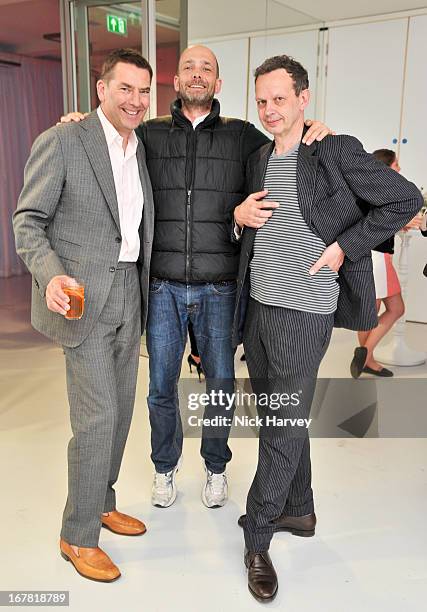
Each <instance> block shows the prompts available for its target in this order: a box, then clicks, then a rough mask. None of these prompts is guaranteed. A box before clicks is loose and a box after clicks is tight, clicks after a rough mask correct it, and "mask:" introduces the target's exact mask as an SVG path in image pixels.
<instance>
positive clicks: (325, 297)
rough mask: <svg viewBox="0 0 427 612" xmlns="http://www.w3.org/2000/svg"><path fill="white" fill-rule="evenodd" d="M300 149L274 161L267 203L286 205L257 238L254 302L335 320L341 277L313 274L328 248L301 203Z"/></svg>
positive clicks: (327, 271) (274, 157)
mask: <svg viewBox="0 0 427 612" xmlns="http://www.w3.org/2000/svg"><path fill="white" fill-rule="evenodd" d="M298 149H299V145H296V146H295V147H294V148H293V149H291V150H290V151H288V152H287V153H285V154H284V155H275V154H274V153H273V154H272V155H271V157H270V159H269V160H268V165H267V171H266V176H265V180H264V189H268V195H267V197H266V198H265V199H266V200H272V201H275V202H278V203H279V204H280V206H279V208H276V209H275V210H274V212H273V215H272V216H271V217H270V219H269V220H268V221H267V223H265V225H263V227H261V228H260V229H259V230H258V231H257V233H256V237H255V243H254V254H253V258H252V261H251V263H250V271H251V297H253V298H254V299H255V300H257V301H258V302H261V303H262V304H269V305H271V306H281V307H283V308H291V309H293V310H302V311H305V312H315V313H319V314H330V313H333V312H335V310H336V308H337V300H338V294H339V285H338V283H337V281H336V280H335V279H336V278H337V277H338V274H337V273H336V272H334V271H333V270H331V269H330V268H328V267H323V268H321V269H320V270H319V272H317V274H315V275H314V276H310V275H309V273H308V271H309V270H310V268H311V266H312V265H313V264H314V262H315V261H317V259H319V257H320V256H321V255H322V253H323V251H324V250H325V248H326V245H325V243H324V242H323V240H322V239H321V238H319V237H318V236H316V235H315V234H314V233H313V232H312V231H311V229H310V228H309V226H308V225H307V223H306V222H305V220H304V218H303V216H302V214H301V210H300V207H299V203H298V191H297V158H298Z"/></svg>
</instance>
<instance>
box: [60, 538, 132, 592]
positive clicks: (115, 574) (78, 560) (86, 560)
mask: <svg viewBox="0 0 427 612" xmlns="http://www.w3.org/2000/svg"><path fill="white" fill-rule="evenodd" d="M59 547H60V550H61V556H62V557H63V558H64V559H65V560H66V561H71V563H72V564H73V565H74V567H75V569H76V570H77V572H78V573H79V574H80V576H83V577H84V578H89V580H96V581H97V582H113V581H114V580H117V578H120V576H121V574H120V570H119V568H118V567H117V566H116V565H114V563H113V562H112V561H111V559H110V557H109V556H108V555H107V554H106V553H105V552H104V551H103V550H101V549H100V548H83V547H79V549H78V550H79V554H78V555H76V553H75V552H74V550H73V549H72V547H71V546H70V544H68V542H66V541H65V540H63V539H62V538H61V540H60V542H59Z"/></svg>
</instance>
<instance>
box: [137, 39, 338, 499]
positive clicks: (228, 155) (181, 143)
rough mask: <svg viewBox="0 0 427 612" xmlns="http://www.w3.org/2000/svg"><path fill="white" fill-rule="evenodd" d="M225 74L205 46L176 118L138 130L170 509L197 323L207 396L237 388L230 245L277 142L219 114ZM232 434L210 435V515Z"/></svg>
mask: <svg viewBox="0 0 427 612" xmlns="http://www.w3.org/2000/svg"><path fill="white" fill-rule="evenodd" d="M218 77H219V74H218V63H217V60H216V58H215V56H214V54H213V53H212V51H210V50H209V49H207V48H206V47H203V46H195V47H190V48H189V49H186V50H185V51H184V52H183V54H182V55H181V58H180V61H179V66H178V75H177V76H176V77H175V81H174V86H175V91H176V92H177V94H178V97H179V99H178V100H176V101H175V102H174V103H173V104H172V107H171V111H172V115H171V116H167V117H160V118H157V119H153V120H151V121H148V122H147V123H145V124H143V125H142V126H141V127H140V128H139V130H138V132H137V133H138V135H139V136H140V137H141V138H142V140H143V142H144V145H145V149H146V155H147V166H148V170H149V173H150V178H151V183H152V187H153V194H154V202H155V215H156V218H155V231H154V241H153V253H152V257H151V277H152V279H151V284H150V295H149V312H148V321H147V347H148V352H149V356H150V389H149V396H148V406H149V411H150V423H151V443H152V454H151V458H152V460H153V463H154V465H155V470H156V473H155V477H154V483H153V492H152V503H153V505H155V506H161V507H168V506H170V505H171V504H172V503H173V502H174V501H175V498H176V485H175V475H176V472H177V471H178V467H179V460H180V457H181V452H182V441H183V440H182V438H183V434H182V424H181V419H180V416H179V406H178V394H177V383H178V379H179V376H180V371H181V362H182V356H183V352H184V350H185V344H186V339H187V329H188V323H189V321H191V322H192V324H193V329H194V333H195V336H196V339H197V346H198V349H199V353H200V357H201V363H202V367H203V370H204V372H205V375H206V380H207V392H208V393H211V392H212V391H215V392H218V391H219V390H222V391H223V392H228V393H232V392H233V390H234V351H233V348H232V345H231V329H232V321H233V311H234V305H235V296H236V278H237V271H238V260H239V247H238V245H237V244H236V243H233V242H232V241H231V234H232V226H233V211H234V208H235V207H236V206H237V205H238V204H240V202H242V201H243V200H244V199H245V197H246V195H247V194H245V192H244V185H245V166H246V162H247V159H248V157H249V155H250V154H251V153H252V152H253V151H255V150H257V149H258V148H259V147H260V146H262V145H263V144H265V143H266V142H268V138H267V137H266V136H264V135H263V134H262V133H261V132H260V131H259V130H257V129H256V128H255V127H254V126H253V125H252V124H250V123H248V122H247V121H242V120H240V119H229V118H225V117H221V116H220V114H219V111H220V108H219V102H218V100H216V99H215V98H214V95H215V94H217V93H219V91H220V88H221V81H220V79H219V78H218ZM327 133H328V130H327V129H325V128H324V126H323V125H321V124H315V125H313V127H312V130H311V131H310V132H309V133H308V134H307V142H308V143H310V142H311V141H312V140H314V139H315V137H316V136H318V137H319V138H321V137H322V136H323V135H326V134H327ZM260 199H261V198H260ZM262 205H263V204H262V201H260V208H262ZM267 205H268V204H266V206H267ZM261 214H262V215H265V216H270V215H271V212H268V211H263V212H262V213H261ZM232 412H233V411H232V410H227V409H226V407H225V406H224V407H221V406H215V405H213V403H211V404H209V405H208V406H206V409H205V414H204V418H205V419H209V420H210V419H211V418H212V417H215V416H220V417H224V418H225V419H228V420H230V421H231V418H232ZM196 415H197V416H201V415H200V414H197V413H196ZM225 422H226V421H225V420H223V421H222V423H223V424H224V423H225ZM204 425H205V423H204ZM229 429H230V428H229V427H228V426H227V425H225V426H222V427H213V426H209V427H206V426H204V428H203V434H202V445H201V454H202V457H203V459H204V462H205V469H206V483H205V484H204V486H203V490H202V500H203V503H204V504H205V505H206V506H207V507H210V508H211V507H218V506H222V505H224V503H225V502H226V501H227V478H226V473H225V467H226V464H227V462H228V461H230V459H231V451H230V449H229V447H228V443H227V442H228V434H229Z"/></svg>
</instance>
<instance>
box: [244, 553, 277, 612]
mask: <svg viewBox="0 0 427 612" xmlns="http://www.w3.org/2000/svg"><path fill="white" fill-rule="evenodd" d="M245 565H246V567H247V569H248V588H249V591H250V592H251V594H252V595H253V596H254V597H255V599H256V600H257V601H259V602H261V603H267V602H269V601H273V599H274V598H275V597H276V595H277V589H278V583H277V574H276V571H275V569H274V567H273V562H272V561H271V558H270V555H269V554H268V552H267V551H266V550H265V551H263V552H252V551H250V550H245Z"/></svg>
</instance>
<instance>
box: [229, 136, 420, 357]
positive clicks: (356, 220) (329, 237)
mask: <svg viewBox="0 0 427 612" xmlns="http://www.w3.org/2000/svg"><path fill="white" fill-rule="evenodd" d="M273 147H274V143H269V144H266V145H264V146H263V147H261V148H260V149H259V150H258V151H256V152H255V153H253V154H252V156H251V157H250V158H249V160H248V164H247V170H246V177H247V178H246V180H247V186H246V187H247V193H254V192H257V191H261V190H262V189H263V183H264V177H265V172H266V168H267V163H268V159H269V157H270V155H271V152H272V150H273ZM297 189H298V199H299V206H300V209H301V213H302V215H303V217H304V219H305V221H306V223H307V224H308V226H309V227H310V228H311V230H312V231H313V232H314V233H315V234H316V235H317V236H320V238H322V240H323V241H324V242H325V244H326V245H330V244H332V243H333V242H335V241H338V243H339V245H340V246H341V248H342V249H343V251H344V253H345V259H344V263H343V265H342V266H341V269H340V271H339V279H338V282H339V284H340V294H339V298H338V306H337V311H336V313H335V326H336V327H345V328H347V329H352V330H368V329H372V328H374V327H376V325H377V323H378V319H377V312H376V306H375V287H374V279H373V274H372V260H371V249H372V248H374V247H375V246H376V245H378V244H380V243H381V242H383V241H384V240H385V239H386V238H389V237H390V236H392V235H393V234H395V233H396V232H397V231H398V230H400V229H401V228H402V227H403V226H404V225H405V224H406V223H407V222H408V221H409V220H410V219H411V218H412V217H413V216H414V215H415V214H416V213H417V212H418V211H419V210H420V208H421V206H422V204H423V201H422V196H421V193H420V192H419V190H418V189H417V187H416V186H415V185H413V184H412V183H410V182H409V181H407V180H406V179H405V178H404V177H402V176H401V175H399V174H398V173H397V172H395V171H394V170H391V169H390V168H388V167H387V166H386V165H385V164H383V163H382V162H379V161H378V160H377V159H375V158H374V156H373V155H371V154H369V153H366V151H364V150H363V147H362V145H361V143H360V142H359V141H358V140H357V139H356V138H354V137H352V136H327V137H326V138H325V139H324V140H322V141H321V142H314V143H312V144H311V145H310V146H306V145H301V146H300V148H299V152H298V162H297ZM362 201H365V202H368V203H369V204H371V205H372V206H371V207H370V210H369V212H368V213H367V214H364V212H363V210H364V208H363V206H362ZM255 235H256V229H252V228H245V229H244V231H243V236H242V238H241V254H240V264H239V276H238V289H237V300H236V311H235V316H234V324H233V344H234V346H236V345H237V344H239V342H241V339H242V331H243V324H244V317H245V311H246V304H247V300H248V295H249V291H250V287H249V274H248V268H249V261H250V258H251V256H252V250H253V245H254V240H255Z"/></svg>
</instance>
